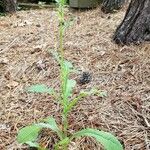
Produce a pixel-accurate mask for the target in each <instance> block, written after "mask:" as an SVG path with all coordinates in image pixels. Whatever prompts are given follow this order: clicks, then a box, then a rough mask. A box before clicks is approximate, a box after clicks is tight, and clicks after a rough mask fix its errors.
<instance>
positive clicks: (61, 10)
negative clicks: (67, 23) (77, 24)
mask: <svg viewBox="0 0 150 150" xmlns="http://www.w3.org/2000/svg"><path fill="white" fill-rule="evenodd" d="M59 16H60V18H59V42H60V43H59V44H60V45H59V48H60V56H61V62H60V63H61V64H60V65H61V69H60V76H61V90H62V91H61V93H62V95H61V99H62V105H63V112H62V123H63V132H64V136H65V137H64V138H66V137H67V129H68V118H67V116H68V114H67V113H66V109H67V100H66V96H65V90H66V80H65V79H66V78H67V77H66V74H65V73H64V72H65V67H64V49H63V41H64V6H61V5H60V6H59ZM65 149H66V148H65Z"/></svg>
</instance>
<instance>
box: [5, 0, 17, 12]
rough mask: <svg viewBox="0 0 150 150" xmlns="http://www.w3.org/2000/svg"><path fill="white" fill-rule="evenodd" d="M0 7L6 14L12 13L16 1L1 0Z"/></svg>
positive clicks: (15, 8)
mask: <svg viewBox="0 0 150 150" xmlns="http://www.w3.org/2000/svg"><path fill="white" fill-rule="evenodd" d="M2 5H3V6H2V7H3V10H4V12H6V13H14V12H16V10H17V1H16V0H2Z"/></svg>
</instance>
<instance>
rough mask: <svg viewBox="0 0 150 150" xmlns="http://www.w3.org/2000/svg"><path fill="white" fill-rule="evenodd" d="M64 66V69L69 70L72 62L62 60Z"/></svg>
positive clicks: (71, 67)
mask: <svg viewBox="0 0 150 150" xmlns="http://www.w3.org/2000/svg"><path fill="white" fill-rule="evenodd" d="M64 66H65V69H66V70H71V69H73V65H72V63H71V62H69V61H67V60H65V61H64Z"/></svg>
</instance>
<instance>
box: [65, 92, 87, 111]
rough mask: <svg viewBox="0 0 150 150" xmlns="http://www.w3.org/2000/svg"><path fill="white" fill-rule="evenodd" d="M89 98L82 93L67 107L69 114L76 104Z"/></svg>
mask: <svg viewBox="0 0 150 150" xmlns="http://www.w3.org/2000/svg"><path fill="white" fill-rule="evenodd" d="M85 96H87V94H84V93H80V94H79V96H77V97H76V98H74V99H73V100H72V101H70V103H69V105H68V107H67V112H68V111H70V110H71V109H72V108H73V107H74V106H75V105H76V104H77V102H78V101H79V100H80V99H81V98H83V97H85Z"/></svg>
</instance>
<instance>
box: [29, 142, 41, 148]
mask: <svg viewBox="0 0 150 150" xmlns="http://www.w3.org/2000/svg"><path fill="white" fill-rule="evenodd" d="M26 144H28V145H29V146H30V147H36V148H39V147H40V146H39V144H38V143H35V142H31V141H29V142H26Z"/></svg>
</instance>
